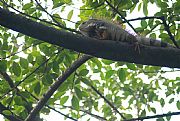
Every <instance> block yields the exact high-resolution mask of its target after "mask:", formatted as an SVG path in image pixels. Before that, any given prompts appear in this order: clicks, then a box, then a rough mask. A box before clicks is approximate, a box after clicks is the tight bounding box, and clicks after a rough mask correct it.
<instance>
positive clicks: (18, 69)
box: [12, 62, 21, 77]
mask: <svg viewBox="0 0 180 121" xmlns="http://www.w3.org/2000/svg"><path fill="white" fill-rule="evenodd" d="M12 71H13V73H14V74H15V75H16V76H17V77H18V76H20V75H21V67H20V66H19V64H18V63H16V62H13V65H12Z"/></svg>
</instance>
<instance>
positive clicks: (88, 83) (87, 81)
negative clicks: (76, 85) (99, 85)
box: [81, 78, 91, 86]
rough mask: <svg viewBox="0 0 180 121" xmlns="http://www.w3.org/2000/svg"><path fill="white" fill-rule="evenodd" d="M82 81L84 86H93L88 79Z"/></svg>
mask: <svg viewBox="0 0 180 121" xmlns="http://www.w3.org/2000/svg"><path fill="white" fill-rule="evenodd" d="M81 80H82V82H83V83H84V84H86V85H88V86H90V85H91V82H90V81H89V80H88V79H86V78H82V79H81Z"/></svg>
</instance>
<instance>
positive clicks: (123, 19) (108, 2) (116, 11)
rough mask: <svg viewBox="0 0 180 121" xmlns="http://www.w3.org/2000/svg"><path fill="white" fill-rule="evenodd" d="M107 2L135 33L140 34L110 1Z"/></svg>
mask: <svg viewBox="0 0 180 121" xmlns="http://www.w3.org/2000/svg"><path fill="white" fill-rule="evenodd" d="M105 1H106V3H107V4H108V5H109V6H110V7H111V8H112V9H113V10H114V11H115V12H116V13H117V14H118V15H119V16H120V17H121V18H122V19H123V20H124V21H125V22H126V23H127V24H128V25H129V26H130V27H131V28H132V29H133V31H134V32H135V33H138V32H137V31H136V29H135V28H134V27H133V26H132V25H131V24H130V22H129V21H128V20H127V19H126V18H125V17H124V16H123V15H122V14H121V13H120V12H119V11H118V10H117V9H116V8H115V7H114V6H113V5H112V4H111V3H110V2H109V1H108V0H105Z"/></svg>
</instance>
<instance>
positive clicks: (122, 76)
mask: <svg viewBox="0 0 180 121" xmlns="http://www.w3.org/2000/svg"><path fill="white" fill-rule="evenodd" d="M118 77H119V79H120V80H121V81H122V82H124V81H125V80H126V73H125V70H124V69H123V68H121V69H120V70H118Z"/></svg>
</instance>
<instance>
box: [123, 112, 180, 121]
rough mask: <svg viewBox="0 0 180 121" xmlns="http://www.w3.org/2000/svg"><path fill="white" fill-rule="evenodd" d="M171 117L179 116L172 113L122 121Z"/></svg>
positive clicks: (129, 120) (176, 113) (179, 113)
mask: <svg viewBox="0 0 180 121" xmlns="http://www.w3.org/2000/svg"><path fill="white" fill-rule="evenodd" d="M173 115H180V112H172V113H166V114H159V115H154V116H145V117H139V118H132V119H126V120H124V121H139V120H140V121H142V120H144V119H152V118H162V117H165V116H166V117H167V116H173Z"/></svg>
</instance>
